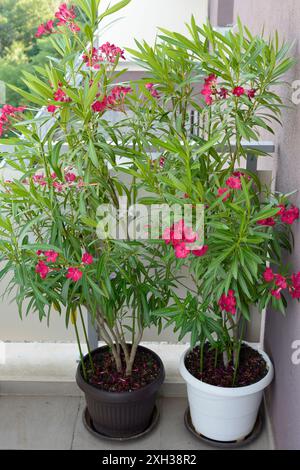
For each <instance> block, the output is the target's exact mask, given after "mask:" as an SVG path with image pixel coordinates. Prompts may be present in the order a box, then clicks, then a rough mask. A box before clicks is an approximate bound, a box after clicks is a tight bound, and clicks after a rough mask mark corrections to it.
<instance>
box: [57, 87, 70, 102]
mask: <svg viewBox="0 0 300 470" xmlns="http://www.w3.org/2000/svg"><path fill="white" fill-rule="evenodd" d="M53 98H54V100H55V101H59V102H60V103H68V102H70V101H71V100H70V98H69V97H68V96H67V94H66V92H65V91H64V90H62V89H61V88H60V87H59V88H58V89H57V90H56V91H55V92H54V95H53Z"/></svg>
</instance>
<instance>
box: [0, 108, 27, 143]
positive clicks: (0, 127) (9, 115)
mask: <svg viewBox="0 0 300 470" xmlns="http://www.w3.org/2000/svg"><path fill="white" fill-rule="evenodd" d="M25 109H26V108H25V107H24V106H18V107H14V106H12V105H10V104H5V105H4V106H3V107H2V108H1V109H0V137H1V136H2V134H3V132H4V130H7V129H8V128H9V126H10V124H11V121H10V120H11V119H15V118H16V117H17V116H16V113H22V112H23V111H24V110H25Z"/></svg>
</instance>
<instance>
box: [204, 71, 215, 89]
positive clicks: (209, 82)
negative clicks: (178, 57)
mask: <svg viewBox="0 0 300 470" xmlns="http://www.w3.org/2000/svg"><path fill="white" fill-rule="evenodd" d="M217 79H218V77H217V75H216V74H214V73H211V74H210V75H208V77H206V78H205V79H204V83H205V85H209V86H214V87H215V86H216V85H217Z"/></svg>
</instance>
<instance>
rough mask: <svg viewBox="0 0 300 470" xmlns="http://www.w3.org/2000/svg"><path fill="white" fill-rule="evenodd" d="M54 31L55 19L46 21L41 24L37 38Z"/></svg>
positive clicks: (36, 34)
mask: <svg viewBox="0 0 300 470" xmlns="http://www.w3.org/2000/svg"><path fill="white" fill-rule="evenodd" d="M52 33H54V21H53V20H49V21H47V22H46V23H43V24H40V26H39V27H38V29H37V32H36V33H35V37H36V38H40V37H42V36H45V35H48V34H52Z"/></svg>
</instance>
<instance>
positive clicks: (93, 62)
mask: <svg viewBox="0 0 300 470" xmlns="http://www.w3.org/2000/svg"><path fill="white" fill-rule="evenodd" d="M82 59H83V62H84V63H85V64H86V65H87V66H88V67H96V66H97V65H98V62H99V56H98V49H96V48H95V47H93V48H92V49H90V51H89V52H88V54H83V56H82ZM97 68H98V67H97Z"/></svg>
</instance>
